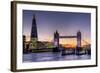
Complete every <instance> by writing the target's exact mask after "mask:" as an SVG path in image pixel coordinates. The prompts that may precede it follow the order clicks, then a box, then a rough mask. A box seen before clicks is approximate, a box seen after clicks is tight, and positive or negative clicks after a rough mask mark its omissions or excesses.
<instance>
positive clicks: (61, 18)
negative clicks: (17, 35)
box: [23, 10, 91, 41]
mask: <svg viewBox="0 0 100 73" xmlns="http://www.w3.org/2000/svg"><path fill="white" fill-rule="evenodd" d="M33 14H34V15H35V18H36V23H37V32H38V39H39V40H40V41H45V40H53V33H54V32H55V31H56V30H58V32H59V33H60V35H68V36H69V35H76V33H77V31H78V30H80V31H81V32H82V39H85V40H88V41H90V39H91V14H90V13H76V12H73V13H72V12H52V11H33V10H23V35H26V36H29V35H30V33H31V26H32V17H33Z"/></svg>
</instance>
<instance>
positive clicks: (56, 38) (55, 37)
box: [54, 30, 81, 48]
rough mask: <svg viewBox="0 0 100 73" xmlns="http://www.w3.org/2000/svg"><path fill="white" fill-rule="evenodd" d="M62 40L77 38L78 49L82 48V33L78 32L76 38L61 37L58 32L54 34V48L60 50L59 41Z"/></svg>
mask: <svg viewBox="0 0 100 73" xmlns="http://www.w3.org/2000/svg"><path fill="white" fill-rule="evenodd" d="M62 38H70V39H71V38H76V39H77V48H80V47H81V32H80V31H78V32H77V34H76V35H74V36H60V34H59V32H58V31H57V30H56V32H55V33H54V46H55V47H58V48H59V39H62Z"/></svg>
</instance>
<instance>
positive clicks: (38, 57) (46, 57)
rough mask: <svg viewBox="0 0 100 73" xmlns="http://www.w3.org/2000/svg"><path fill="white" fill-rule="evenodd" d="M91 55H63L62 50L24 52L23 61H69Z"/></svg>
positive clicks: (87, 57) (89, 57)
mask: <svg viewBox="0 0 100 73" xmlns="http://www.w3.org/2000/svg"><path fill="white" fill-rule="evenodd" d="M87 59H91V55H88V54H84V55H75V54H74V55H64V56H62V55H61V52H42V53H28V54H23V62H44V61H67V60H87Z"/></svg>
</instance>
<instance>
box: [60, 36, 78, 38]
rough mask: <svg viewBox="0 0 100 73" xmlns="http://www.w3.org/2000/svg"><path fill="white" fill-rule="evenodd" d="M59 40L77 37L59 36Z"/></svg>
mask: <svg viewBox="0 0 100 73" xmlns="http://www.w3.org/2000/svg"><path fill="white" fill-rule="evenodd" d="M59 38H77V36H59Z"/></svg>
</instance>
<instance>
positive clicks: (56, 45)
mask: <svg viewBox="0 0 100 73" xmlns="http://www.w3.org/2000/svg"><path fill="white" fill-rule="evenodd" d="M54 46H55V47H57V48H59V33H58V31H57V30H56V32H55V33H54Z"/></svg>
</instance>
